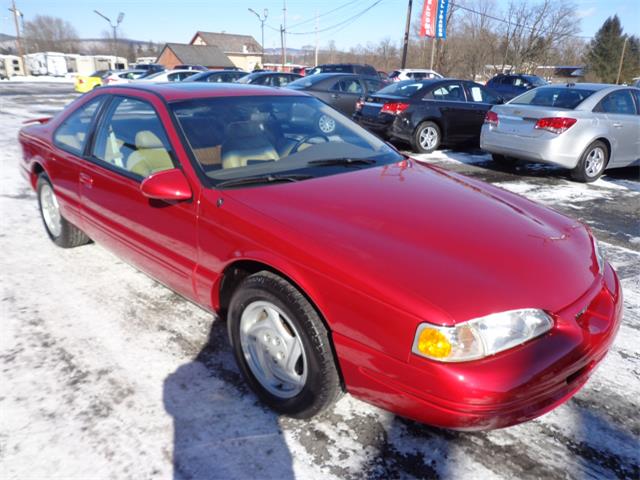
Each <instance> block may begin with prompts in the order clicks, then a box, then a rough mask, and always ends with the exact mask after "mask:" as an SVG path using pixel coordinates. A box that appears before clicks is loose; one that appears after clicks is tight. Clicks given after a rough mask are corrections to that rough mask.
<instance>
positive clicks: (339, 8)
mask: <svg viewBox="0 0 640 480" xmlns="http://www.w3.org/2000/svg"><path fill="white" fill-rule="evenodd" d="M360 1H362V0H351V1H350V2H347V3H343V4H342V5H340V6H339V7H336V8H334V9H333V10H329V11H328V12H324V13H321V14H320V15H318V16H317V18H322V17H325V16H327V15H329V14H331V13H333V12H337V11H338V10H342V9H343V8H345V7H348V6H349V5H352V4H354V3H357V2H360ZM315 20H316V18H315V17H314V18H310V19H308V20H303V21H302V22H299V23H294V24H293V25H291V26H289V28H296V27H298V26H300V25H304V24H306V23H309V22H313V21H315Z"/></svg>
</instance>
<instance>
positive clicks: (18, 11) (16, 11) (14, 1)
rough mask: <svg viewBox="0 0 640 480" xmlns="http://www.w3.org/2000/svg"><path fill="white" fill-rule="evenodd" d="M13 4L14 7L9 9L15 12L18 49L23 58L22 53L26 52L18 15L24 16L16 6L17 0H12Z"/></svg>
mask: <svg viewBox="0 0 640 480" xmlns="http://www.w3.org/2000/svg"><path fill="white" fill-rule="evenodd" d="M11 5H12V7H11V8H10V9H9V11H10V12H12V13H13V22H14V23H15V26H16V50H17V52H18V55H19V56H20V58H22V55H23V53H24V52H23V51H22V40H21V39H20V25H19V24H18V15H20V16H21V17H22V12H21V11H20V10H18V9H17V8H16V0H12V2H11Z"/></svg>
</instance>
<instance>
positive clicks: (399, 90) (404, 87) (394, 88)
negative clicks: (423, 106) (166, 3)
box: [376, 80, 426, 97]
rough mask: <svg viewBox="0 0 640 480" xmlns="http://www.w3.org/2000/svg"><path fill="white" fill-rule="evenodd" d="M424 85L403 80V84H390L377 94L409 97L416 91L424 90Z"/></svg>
mask: <svg viewBox="0 0 640 480" xmlns="http://www.w3.org/2000/svg"><path fill="white" fill-rule="evenodd" d="M425 86H426V84H425V83H422V82H414V81H413V80H405V81H404V82H398V83H392V84H391V85H387V86H386V87H384V88H383V89H381V90H378V92H376V93H379V94H384V95H398V96H400V97H411V96H413V95H414V94H415V93H417V92H418V91H420V90H422V89H423V88H425Z"/></svg>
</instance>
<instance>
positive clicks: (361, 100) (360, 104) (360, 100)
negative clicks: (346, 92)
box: [356, 98, 364, 112]
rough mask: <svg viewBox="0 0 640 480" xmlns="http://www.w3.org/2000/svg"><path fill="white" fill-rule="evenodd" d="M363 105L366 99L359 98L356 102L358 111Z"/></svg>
mask: <svg viewBox="0 0 640 480" xmlns="http://www.w3.org/2000/svg"><path fill="white" fill-rule="evenodd" d="M363 105H364V100H363V99H361V98H359V99H358V101H357V102H356V112H359V111H360V110H362V106H363Z"/></svg>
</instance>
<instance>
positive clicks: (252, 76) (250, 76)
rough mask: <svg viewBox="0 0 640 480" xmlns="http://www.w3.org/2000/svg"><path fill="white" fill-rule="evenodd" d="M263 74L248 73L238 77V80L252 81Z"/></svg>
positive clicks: (239, 81)
mask: <svg viewBox="0 0 640 480" xmlns="http://www.w3.org/2000/svg"><path fill="white" fill-rule="evenodd" d="M261 76H262V72H258V73H248V74H247V75H245V76H243V77H240V78H239V79H237V80H236V82H238V83H251V82H252V81H253V80H255V79H256V78H258V77H261Z"/></svg>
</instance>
